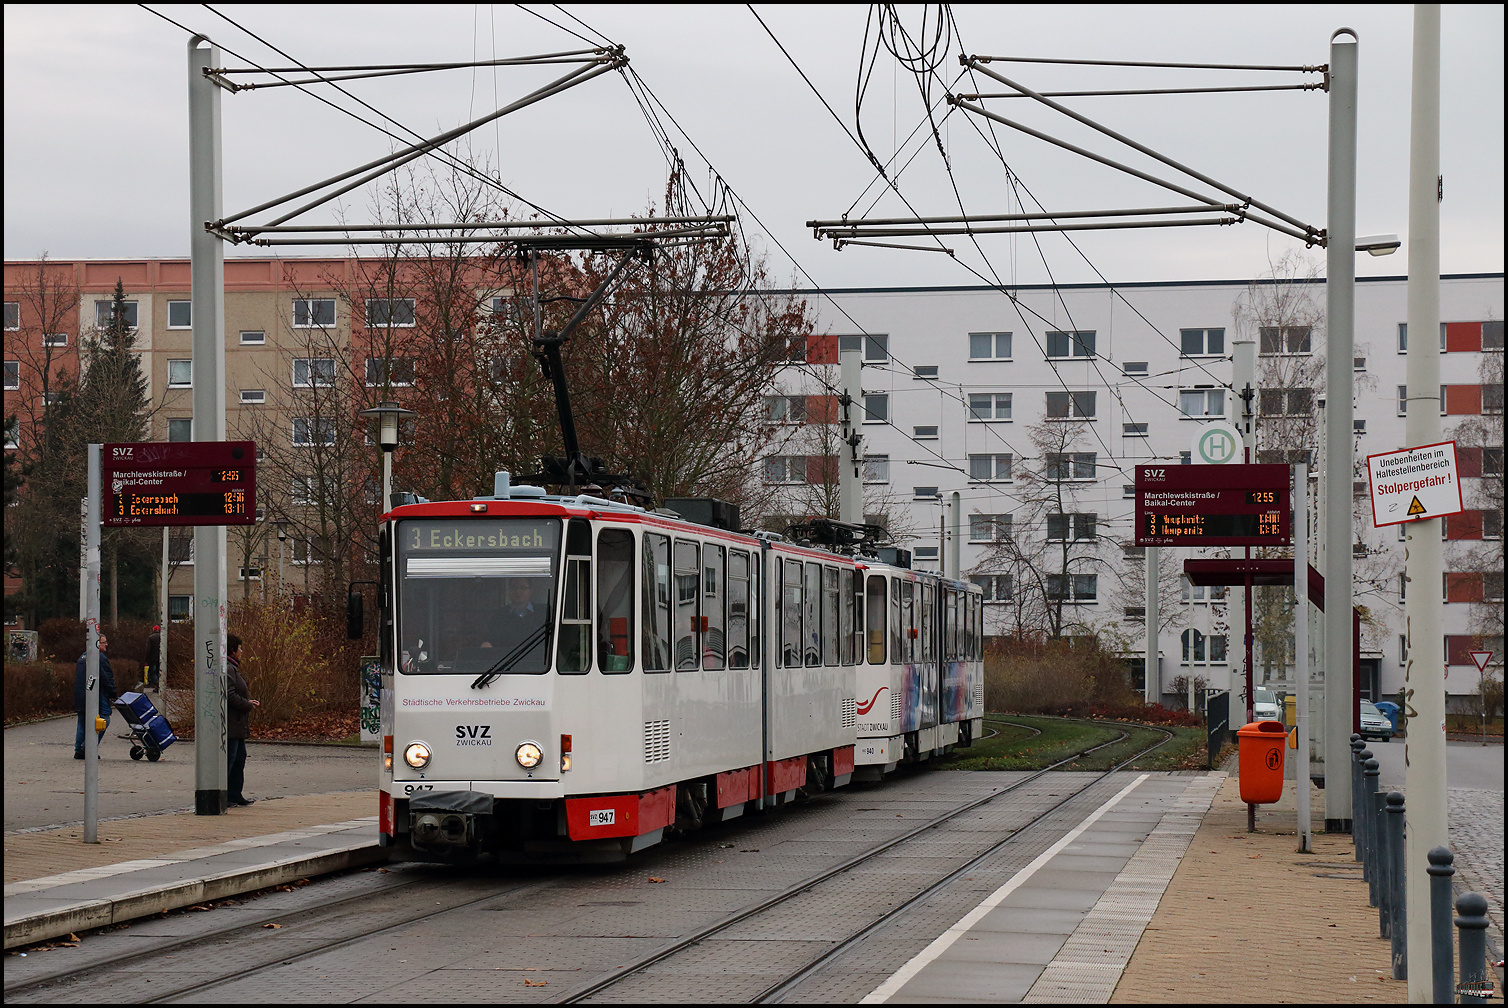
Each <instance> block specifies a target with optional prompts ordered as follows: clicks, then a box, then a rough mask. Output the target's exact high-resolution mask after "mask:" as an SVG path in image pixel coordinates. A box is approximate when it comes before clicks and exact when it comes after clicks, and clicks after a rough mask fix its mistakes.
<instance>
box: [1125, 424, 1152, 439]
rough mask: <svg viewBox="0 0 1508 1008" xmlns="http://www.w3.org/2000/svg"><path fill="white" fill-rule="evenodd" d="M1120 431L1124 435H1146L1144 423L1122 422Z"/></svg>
mask: <svg viewBox="0 0 1508 1008" xmlns="http://www.w3.org/2000/svg"><path fill="white" fill-rule="evenodd" d="M1121 433H1122V434H1124V435H1126V437H1146V436H1147V425H1146V424H1144V423H1124V424H1121Z"/></svg>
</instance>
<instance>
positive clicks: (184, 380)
mask: <svg viewBox="0 0 1508 1008" xmlns="http://www.w3.org/2000/svg"><path fill="white" fill-rule="evenodd" d="M193 387H194V362H193V361H192V360H170V361H168V388H193Z"/></svg>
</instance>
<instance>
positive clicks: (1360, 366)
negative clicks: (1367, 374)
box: [1351, 357, 1367, 371]
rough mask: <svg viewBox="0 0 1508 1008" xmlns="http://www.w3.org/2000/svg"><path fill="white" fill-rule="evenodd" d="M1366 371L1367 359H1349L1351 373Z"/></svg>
mask: <svg viewBox="0 0 1508 1008" xmlns="http://www.w3.org/2000/svg"><path fill="white" fill-rule="evenodd" d="M1366 369H1367V359H1366V358H1365V357H1352V358H1351V370H1352V371H1365V370H1366Z"/></svg>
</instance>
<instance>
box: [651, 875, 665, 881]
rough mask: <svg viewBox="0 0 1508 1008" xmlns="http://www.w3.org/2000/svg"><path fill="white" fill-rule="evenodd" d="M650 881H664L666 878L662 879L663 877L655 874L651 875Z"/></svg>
mask: <svg viewBox="0 0 1508 1008" xmlns="http://www.w3.org/2000/svg"><path fill="white" fill-rule="evenodd" d="M649 881H651V882H664V881H665V880H664V879H662V878H656V877H655V876H653V875H651V876H649Z"/></svg>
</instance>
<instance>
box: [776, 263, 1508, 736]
mask: <svg viewBox="0 0 1508 1008" xmlns="http://www.w3.org/2000/svg"><path fill="white" fill-rule="evenodd" d="M806 293H807V294H808V297H809V300H810V301H811V303H812V305H813V306H814V307H816V309H817V311H818V315H819V317H820V319H821V323H822V325H821V327H820V328H819V330H818V331H819V332H822V333H825V334H828V335H825V336H819V337H813V338H812V339H811V341H809V345H808V348H807V351H806V360H805V361H804V362H802V363H799V364H796V363H793V364H792V365H790V366H788V367H786V368H785V369H784V371H783V372H782V374H781V375H780V377H779V379H778V382H777V388H776V389H775V390H774V392H775V394H774V395H772V396H771V397H770V399H769V400H768V401H767V402H768V410H769V418H770V420H771V422H772V423H773V424H777V425H778V426H777V428H776V430H775V434H776V437H775V444H774V447H773V448H772V449H770V455H769V457H767V458H766V459H765V460H764V469H763V473H764V480H765V482H766V483H767V484H773V485H774V489H776V491H777V492H778V494H779V497H780V499H781V501H782V503H780V504H778V505H777V507H776V510H777V511H780V512H781V513H782V514H788V515H791V516H797V517H799V516H803V515H807V514H813V513H819V512H820V511H821V510H822V509H823V507H824V505H825V503H826V502H827V501H828V500H829V499H832V500H835V497H834V496H833V493H834V491H833V488H832V487H831V486H830V480H831V478H832V473H833V467H834V460H832V458H831V456H833V455H836V454H838V453H839V450H840V448H841V446H840V445H839V444H838V437H837V436H836V434H835V431H836V430H837V428H836V427H835V426H832V425H831V422H832V421H835V420H836V419H837V418H838V415H839V411H838V409H837V406H836V403H835V401H834V400H833V399H832V398H831V397H832V396H833V395H834V394H835V393H836V392H837V391H839V389H838V386H839V384H840V382H839V377H838V368H837V366H836V365H837V345H838V339H839V338H841V337H843V336H863V337H864V341H863V346H864V348H865V366H864V369H863V392H864V407H865V409H866V410H867V412H866V414H865V423H864V425H863V427H862V432H863V436H864V441H863V449H862V450H863V453H864V455H865V457H866V460H867V461H866V464H865V483H866V504H865V512H866V513H869V514H875V515H879V514H883V515H884V516H885V519H886V520H887V521H888V522H889V524H890V525H891V527H892V529H893V530H895V531H896V532H897V538H898V539H900V540H901V545H905V546H908V547H909V548H910V549H912V551H913V565H914V566H917V567H925V568H937V567H938V566H939V564H940V558H941V555H942V550H943V549H944V548H945V546H944V539H943V535H942V531H941V518H942V514H943V508H942V506H941V505H942V502H943V500H944V499H948V498H950V497H951V494H952V493H953V492H955V491H956V492H958V493H959V494H960V495H961V498H962V505H963V506H962V508H961V510H962V512H963V516H962V521H961V526H962V536H961V538H962V539H963V540H964V541H963V544H962V557H963V571H964V572H965V573H966V574H967V575H969V576H972V577H974V578H976V579H978V580H980V581H981V582H983V583H984V584H985V588H986V598H987V599H989V600H990V601H989V603H988V604H987V606H986V608H987V610H989V613H990V615H988V616H987V617H986V619H987V623H989V624H991V630H992V631H993V632H996V633H1009V632H1012V631H1015V630H1017V629H1024V630H1032V631H1036V632H1042V631H1047V632H1052V630H1054V629H1056V631H1057V632H1058V633H1059V634H1061V635H1065V636H1072V635H1084V634H1090V633H1093V634H1097V635H1099V637H1100V639H1101V640H1102V641H1104V642H1106V643H1107V644H1109V645H1110V646H1112V647H1113V648H1114V649H1115V650H1117V651H1120V652H1121V653H1122V654H1125V655H1127V656H1128V657H1130V656H1132V655H1138V654H1140V653H1141V652H1142V647H1143V645H1142V643H1141V641H1142V639H1143V636H1144V633H1145V630H1144V622H1143V617H1142V612H1143V604H1144V598H1145V575H1144V570H1143V564H1144V559H1143V558H1142V556H1141V551H1139V550H1136V549H1134V548H1132V549H1124V548H1123V544H1130V543H1131V542H1132V529H1131V519H1132V513H1133V509H1134V500H1133V499H1132V490H1131V487H1132V485H1133V483H1134V467H1135V466H1136V465H1137V464H1138V463H1146V462H1149V461H1163V462H1168V463H1171V464H1177V463H1179V462H1186V461H1188V453H1189V451H1190V448H1191V443H1192V441H1193V437H1194V434H1195V431H1196V429H1198V428H1200V427H1202V426H1203V425H1204V424H1206V423H1208V422H1209V421H1211V420H1216V419H1226V418H1230V419H1235V418H1236V417H1237V415H1238V414H1239V411H1240V410H1241V409H1242V408H1243V407H1242V404H1241V403H1240V401H1239V400H1237V399H1235V397H1234V396H1233V392H1232V389H1231V381H1232V344H1233V343H1234V342H1235V341H1237V340H1253V341H1256V342H1257V343H1258V350H1259V357H1258V364H1257V377H1258V382H1257V384H1258V385H1259V387H1260V391H1259V393H1258V395H1257V397H1256V399H1255V401H1254V402H1253V403H1252V409H1254V410H1256V411H1258V425H1257V426H1258V444H1257V457H1256V459H1255V460H1256V461H1282V462H1287V461H1293V460H1294V459H1295V458H1296V457H1297V456H1296V455H1294V452H1296V451H1303V450H1308V451H1309V453H1310V454H1309V456H1308V457H1309V460H1310V462H1311V471H1318V470H1319V469H1321V468H1322V466H1321V465H1320V463H1321V462H1322V460H1321V459H1318V458H1317V457H1316V456H1315V454H1314V450H1315V449H1316V446H1317V445H1319V444H1320V443H1322V442H1323V437H1322V436H1321V434H1320V432H1321V431H1322V430H1323V417H1322V412H1321V411H1322V408H1323V407H1322V400H1323V395H1324V392H1323V370H1324V368H1323V361H1324V324H1323V314H1324V311H1323V309H1324V282H1323V280H1320V281H1313V280H1308V281H1303V280H1300V281H1286V282H1285V281H1270V280H1264V281H1255V282H1252V281H1238V280H1230V281H1193V282H1185V283H1144V284H1118V285H1106V284H1078V285H1064V286H1059V287H1056V288H1054V287H1047V286H1024V287H1018V288H1010V289H1009V290H1008V291H1003V290H1000V289H996V288H988V287H946V288H888V289H844V290H830V291H822V292H816V293H813V292H806ZM1440 304H1441V317H1442V319H1444V320H1445V324H1444V325H1443V326H1442V333H1441V337H1440V338H1441V341H1442V346H1443V347H1444V348H1445V350H1446V352H1445V353H1444V354H1443V355H1442V358H1441V367H1440V378H1441V382H1442V383H1443V388H1442V394H1443V397H1444V408H1443V411H1442V412H1443V413H1444V414H1445V415H1444V416H1442V425H1443V428H1444V431H1445V437H1446V438H1451V437H1456V438H1458V439H1459V441H1460V445H1461V449H1462V451H1461V455H1462V472H1463V475H1469V476H1471V478H1468V479H1465V480H1463V487H1464V490H1465V497H1466V501H1465V503H1466V507H1467V508H1468V509H1471V513H1469V514H1467V515H1465V516H1461V517H1458V518H1456V519H1453V520H1451V521H1450V522H1448V523H1447V525H1448V529H1447V535H1448V538H1449V539H1451V540H1452V541H1451V542H1450V543H1448V545H1447V551H1446V570H1447V571H1448V572H1450V573H1447V575H1446V584H1445V585H1442V587H1441V590H1442V593H1443V595H1442V597H1444V598H1445V599H1446V600H1447V604H1446V605H1445V626H1446V631H1445V632H1446V635H1447V656H1448V658H1447V660H1448V661H1449V662H1450V667H1449V670H1448V675H1447V688H1448V691H1449V693H1450V694H1452V695H1453V696H1460V695H1463V694H1469V693H1474V692H1475V691H1476V689H1477V684H1478V675H1477V671H1476V668H1475V666H1474V665H1472V664H1471V660H1470V658H1469V657H1468V655H1467V652H1469V651H1471V650H1478V649H1487V650H1492V651H1494V652H1495V653H1496V657H1495V658H1494V664H1495V665H1498V667H1499V668H1500V667H1501V662H1502V637H1501V634H1502V629H1501V627H1502V616H1501V612H1502V595H1503V573H1502V549H1501V543H1502V539H1501V536H1502V500H1503V498H1502V485H1503V476H1502V472H1503V447H1502V446H1503V436H1502V435H1503V431H1502V410H1503V386H1502V382H1503V378H1502V374H1503V365H1502V359H1503V349H1502V348H1503V322H1502V320H1503V274H1501V273H1494V274H1467V275H1451V276H1446V277H1443V278H1442V283H1441V291H1440ZM1406 319H1407V283H1406V280H1405V279H1404V278H1402V277H1378V278H1363V279H1360V280H1358V283H1357V294H1356V343H1355V351H1354V356H1355V361H1354V365H1355V371H1356V383H1355V387H1356V390H1355V417H1356V442H1355V443H1356V457H1357V459H1358V462H1361V461H1362V460H1364V459H1365V456H1367V455H1369V454H1374V453H1377V452H1383V451H1390V450H1393V449H1397V448H1400V447H1403V446H1404V440H1403V438H1404V413H1403V408H1402V394H1401V388H1402V386H1404V385H1405V382H1406V377H1405V367H1406V362H1407V354H1406V342H1407V334H1406V326H1404V322H1405V320H1406ZM793 356H794V357H800V356H801V355H800V354H799V353H798V354H795V355H793ZM844 451H846V449H844ZM824 459H826V461H825V462H824ZM1364 479H1365V470H1364V468H1362V469H1361V470H1360V471H1359V475H1358V480H1364ZM1354 494H1360V497H1359V498H1357V497H1355V496H1353V495H1354ZM1316 496H1317V499H1318V500H1321V501H1325V502H1333V501H1337V500H1338V501H1345V502H1347V503H1349V504H1353V505H1355V506H1354V507H1353V510H1354V512H1355V513H1356V515H1357V520H1356V523H1355V532H1356V534H1355V538H1354V541H1353V543H1351V544H1349V548H1352V549H1353V551H1354V555H1355V557H1356V559H1355V567H1356V592H1357V602H1358V605H1361V606H1364V607H1365V610H1366V617H1367V618H1366V619H1365V620H1364V624H1363V641H1362V658H1363V663H1362V679H1361V682H1362V686H1363V690H1364V693H1365V694H1366V695H1368V696H1370V697H1372V698H1374V699H1384V698H1385V697H1386V696H1388V695H1392V694H1396V693H1397V691H1398V690H1399V688H1400V687H1401V686H1402V683H1403V671H1404V665H1403V660H1404V653H1403V644H1402V641H1403V636H1402V635H1403V633H1404V625H1403V608H1402V601H1401V594H1400V593H1401V590H1402V579H1401V575H1402V571H1403V546H1402V542H1401V538H1402V537H1401V535H1400V534H1399V532H1398V529H1397V528H1384V529H1376V528H1373V527H1372V524H1371V513H1370V508H1369V507H1367V504H1368V501H1367V499H1366V490H1365V485H1364V484H1357V485H1356V486H1353V487H1346V488H1343V489H1342V488H1337V489H1336V490H1334V491H1332V490H1331V488H1322V490H1321V492H1320V493H1318V494H1317V495H1316ZM831 513H832V514H836V506H835V504H834V505H833V510H832V511H831ZM777 524H778V521H777ZM1161 552H1162V554H1163V557H1162V568H1163V571H1164V578H1165V580H1166V582H1167V588H1166V589H1165V593H1164V595H1163V599H1164V601H1163V603H1162V604H1163V609H1164V613H1163V616H1164V619H1163V620H1162V622H1163V623H1164V629H1163V631H1162V633H1161V648H1160V650H1161V656H1162V657H1161V662H1160V666H1161V667H1160V670H1159V677H1160V678H1159V682H1160V684H1161V687H1162V689H1163V690H1164V691H1169V686H1170V684H1171V683H1172V682H1173V681H1174V680H1175V679H1177V678H1178V677H1180V676H1194V677H1197V678H1201V679H1203V680H1205V682H1206V683H1207V684H1208V686H1209V687H1210V688H1213V689H1226V688H1230V687H1232V686H1237V687H1238V690H1237V691H1238V692H1239V677H1240V675H1241V674H1242V672H1243V662H1244V650H1243V644H1242V640H1241V636H1242V623H1243V619H1242V601H1241V591H1240V589H1232V590H1231V591H1230V593H1229V595H1228V596H1226V597H1219V596H1220V595H1221V592H1220V590H1219V589H1200V588H1191V587H1190V586H1189V585H1188V584H1187V583H1186V582H1185V583H1183V584H1182V586H1181V588H1180V586H1179V585H1178V583H1177V577H1178V574H1177V572H1179V571H1181V570H1182V561H1183V559H1185V558H1189V557H1199V556H1218V555H1221V552H1220V551H1218V550H1199V549H1180V548H1169V547H1163V549H1162V551H1161ZM1226 555H1229V556H1239V555H1240V552H1239V551H1238V550H1231V551H1227V553H1226ZM1065 558H1066V560H1067V565H1066V568H1065V565H1064V560H1065ZM1315 563H1316V566H1320V565H1319V563H1318V561H1317V560H1315ZM1065 575H1066V576H1065ZM1033 584H1035V585H1036V587H1035V589H1034V588H1033V587H1032V585H1033ZM1033 592H1035V602H1033V601H1032V593H1033ZM1259 593H1260V590H1259V592H1258V593H1254V600H1255V599H1256V597H1257V595H1258V594H1259ZM1059 595H1061V596H1062V598H1061V599H1059V598H1058V596H1059ZM1274 597H1275V596H1268V598H1269V599H1271V598H1274ZM1059 601H1061V603H1062V605H1061V619H1060V620H1058V619H1054V618H1053V617H1054V616H1056V615H1057V613H1056V612H1053V613H1050V614H1048V615H1047V616H1046V617H1045V618H1044V613H1043V609H1044V607H1048V608H1050V609H1051V610H1058V609H1059V608H1060V607H1059V606H1058V605H1057V603H1058V602H1059ZM1170 608H1171V609H1172V610H1173V611H1174V618H1173V620H1172V623H1173V625H1172V626H1168V625H1167V623H1168V619H1167V616H1168V610H1169V609H1170ZM1054 624H1056V625H1055V626H1054ZM1494 637H1495V639H1492V638H1494ZM1279 646H1281V645H1278V644H1269V646H1268V648H1267V649H1266V650H1265V651H1264V649H1263V647H1262V645H1261V644H1260V643H1259V644H1258V647H1257V649H1256V651H1257V655H1256V661H1255V667H1256V681H1257V682H1258V683H1261V682H1263V681H1264V679H1265V680H1266V681H1269V682H1272V683H1274V684H1275V685H1279V686H1280V687H1281V686H1282V685H1283V684H1284V683H1285V682H1286V681H1287V679H1288V677H1289V675H1290V674H1291V673H1290V672H1289V671H1288V670H1287V668H1286V664H1287V663H1286V662H1285V661H1284V660H1283V659H1284V658H1286V657H1288V656H1287V655H1275V654H1273V653H1272V652H1273V650H1274V649H1275V648H1276V647H1279ZM1316 647H1317V648H1318V647H1319V646H1318V645H1316ZM1318 653H1319V654H1323V651H1322V650H1319V651H1318ZM1289 660H1291V659H1289ZM1136 678H1138V679H1139V674H1138V675H1137V676H1136ZM1138 685H1139V683H1138ZM1458 703H1459V701H1453V709H1454V707H1455V705H1456V704H1458Z"/></svg>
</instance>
